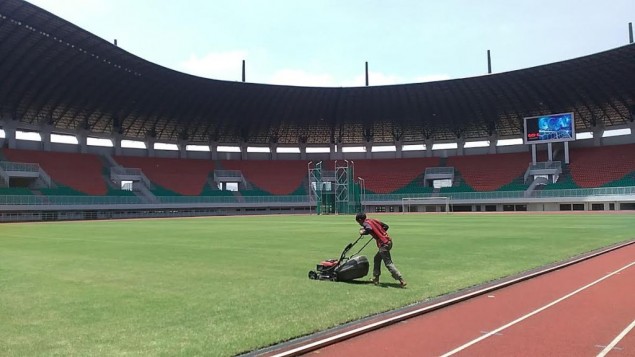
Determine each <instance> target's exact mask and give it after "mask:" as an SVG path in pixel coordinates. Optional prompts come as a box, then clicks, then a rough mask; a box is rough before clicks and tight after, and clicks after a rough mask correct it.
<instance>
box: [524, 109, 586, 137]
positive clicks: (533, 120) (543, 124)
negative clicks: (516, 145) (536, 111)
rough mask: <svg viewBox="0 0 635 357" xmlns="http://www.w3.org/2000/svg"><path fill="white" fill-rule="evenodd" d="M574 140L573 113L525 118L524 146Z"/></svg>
mask: <svg viewBox="0 0 635 357" xmlns="http://www.w3.org/2000/svg"><path fill="white" fill-rule="evenodd" d="M570 140H575V120H574V119H573V113H562V114H552V115H542V116H538V117H529V118H525V144H541V143H548V142H558V141H570Z"/></svg>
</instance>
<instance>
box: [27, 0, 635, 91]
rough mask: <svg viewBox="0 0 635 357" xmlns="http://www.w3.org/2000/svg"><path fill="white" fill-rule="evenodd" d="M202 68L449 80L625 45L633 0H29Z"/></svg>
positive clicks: (304, 79)
mask: <svg viewBox="0 0 635 357" xmlns="http://www.w3.org/2000/svg"><path fill="white" fill-rule="evenodd" d="M29 2H31V3H33V4H35V5H37V6H39V7H42V8H43V9H45V10H47V11H50V12H52V13H53V14H55V15H57V16H60V17H62V18H64V19H66V20H68V21H70V22H72V23H74V24H76V25H78V26H79V27H82V28H84V29H85V30H87V31H89V32H92V33H93V34H95V35H97V36H99V37H101V38H103V39H105V40H107V41H110V42H112V41H113V40H114V39H117V42H118V45H119V46H120V47H121V48H123V49H125V50H126V51H128V52H130V53H132V54H134V55H137V56H139V57H141V58H144V59H146V60H148V61H151V62H154V63H157V64H159V65H162V66H165V67H168V68H171V69H174V70H177V71H181V72H185V73H190V74H194V75H197V76H201V77H206V78H213V79H220V80H229V81H240V80H241V75H242V74H241V68H242V60H245V61H246V67H247V68H246V72H247V73H246V76H247V81H248V82H255V83H267V84H286V85H301V86H319V87H340V86H344V87H351V86H363V85H364V63H365V62H368V63H369V72H370V75H369V76H370V85H387V84H401V83H413V82H425V81H433V80H443V79H455V78H464V77H472V76H480V75H485V74H487V50H488V49H489V50H491V53H492V67H493V68H492V69H493V71H494V72H495V73H499V72H506V71H511V70H517V69H523V68H528V67H533V66H537V65H542V64H547V63H552V62H557V61H562V60H567V59H571V58H576V57H580V56H585V55H589V54H593V53H597V52H600V51H604V50H608V49H612V48H615V47H619V46H623V45H626V44H628V41H629V37H628V23H629V22H635V0H577V1H575V0H551V1H548V0H518V1H511V0H506V1H500V0H485V1H473V0H434V1H432V0H419V1H410V0H408V1H406V0H393V1H379V0H376V1H372V0H313V1H303V0H290V1H287V0H249V1H247V0H181V1H174V0H171V1H167V0H30V1H29Z"/></svg>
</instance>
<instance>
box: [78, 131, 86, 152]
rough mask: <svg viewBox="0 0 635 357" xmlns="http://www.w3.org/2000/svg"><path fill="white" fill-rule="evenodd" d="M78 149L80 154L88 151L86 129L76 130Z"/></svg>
mask: <svg viewBox="0 0 635 357" xmlns="http://www.w3.org/2000/svg"><path fill="white" fill-rule="evenodd" d="M77 143H78V145H77V146H78V151H79V152H80V153H82V154H86V153H87V152H88V130H86V129H80V130H79V131H78V132H77Z"/></svg>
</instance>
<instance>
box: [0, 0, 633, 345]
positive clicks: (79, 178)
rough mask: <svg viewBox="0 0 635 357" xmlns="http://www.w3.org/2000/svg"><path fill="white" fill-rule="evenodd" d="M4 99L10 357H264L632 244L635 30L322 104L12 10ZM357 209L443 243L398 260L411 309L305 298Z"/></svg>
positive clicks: (1, 169)
mask: <svg viewBox="0 0 635 357" xmlns="http://www.w3.org/2000/svg"><path fill="white" fill-rule="evenodd" d="M0 77H1V78H2V81H0V145H1V147H2V149H1V150H0V222H3V223H11V224H3V225H2V226H0V230H1V231H2V233H3V234H2V236H3V237H4V238H2V237H0V245H1V246H3V248H4V249H2V250H3V251H4V252H5V253H0V261H1V262H0V274H2V275H5V273H6V275H5V277H2V278H0V300H3V301H1V302H2V305H3V306H4V307H3V308H0V312H1V313H2V315H3V316H7V317H5V318H2V317H0V323H2V325H4V326H11V327H10V328H9V329H8V332H0V340H3V341H5V342H0V347H3V348H2V349H3V350H5V351H8V354H9V355H24V354H27V355H28V354H36V355H39V354H65V355H73V354H78V355H86V354H96V355H112V354H115V355H118V354H141V355H158V354H168V355H172V354H186V355H236V354H240V353H255V354H259V353H262V354H266V353H270V352H271V351H273V350H271V349H269V350H259V349H262V348H267V347H268V346H269V347H270V346H276V344H278V343H280V342H283V341H290V340H292V339H294V338H298V337H302V336H311V334H313V333H316V332H318V333H319V332H322V333H323V332H324V331H329V329H333V328H336V327H338V326H341V325H342V324H345V323H352V322H355V321H360V319H363V318H368V317H369V316H377V314H380V313H386V312H389V311H395V309H398V308H404V306H410V305H412V304H416V303H420V302H422V301H428V300H429V299H431V298H435V297H437V298H438V297H443V296H447V295H448V294H450V293H456V292H457V291H463V289H467V288H470V287H474V286H480V284H482V283H484V282H491V281H495V280H497V279H501V278H506V277H510V276H515V275H517V274H521V273H522V272H526V271H530V270H533V269H537V268H538V267H542V266H546V265H550V264H555V263H556V262H561V261H564V260H566V259H571V258H572V257H577V256H578V255H581V254H587V253H589V252H591V251H595V250H597V249H601V248H604V247H614V246H615V245H619V244H621V243H623V242H630V241H629V239H631V240H632V239H633V233H632V232H633V231H634V228H635V225H634V224H635V223H634V222H635V219H633V211H635V44H633V41H632V32H631V43H630V44H625V45H624V46H621V47H618V48H614V49H611V50H608V51H604V52H601V53H596V54H592V55H589V56H585V57H580V58H574V59H569V60H566V61H562V62H558V63H552V64H547V65H541V66H537V67H532V68H527V69H520V70H515V71H510V72H504V73H490V74H487V75H483V76H478V77H471V78H463V79H455V80H445V81H436V82H427V83H413V84H401V85H388V86H365V87H340V88H318V87H302V86H282V85H266V84H255V83H249V82H245V81H244V80H243V82H230V81H221V80H214V79H207V78H201V77H196V76H192V75H188V74H184V73H180V72H177V71H174V70H171V69H168V68H164V67H161V66H159V65H157V64H154V63H151V62H149V61H146V60H144V59H142V58H139V57H137V56H135V55H134V54H132V53H129V52H126V51H125V50H123V49H121V48H119V47H117V45H116V44H113V43H110V42H108V41H105V40H103V39H101V38H99V37H97V36H95V35H93V34H91V33H89V32H87V31H85V30H83V29H82V28H79V27H78V26H76V25H74V24H72V23H70V22H68V21H66V20H64V19H62V18H59V17H57V16H55V15H53V14H51V13H49V12H47V11H45V10H43V9H40V8H38V7H36V6H34V5H31V4H30V3H28V2H25V1H22V0H5V1H2V2H1V3H0ZM360 211H363V212H366V213H368V214H369V215H371V216H374V215H377V217H380V218H382V219H383V220H384V219H385V220H386V221H389V222H391V223H392V222H395V226H394V227H395V228H391V230H392V231H394V232H395V233H394V234H395V236H404V237H406V236H410V237H414V236H420V235H424V233H423V232H424V231H425V235H426V236H428V237H431V238H427V239H431V240H420V241H416V242H415V241H409V242H404V248H403V250H401V251H399V250H397V251H396V253H395V255H396V257H397V261H398V262H399V259H402V261H403V262H404V264H403V266H404V267H405V268H404V269H403V270H405V271H408V272H409V274H407V275H409V276H412V278H409V282H410V286H409V288H408V289H407V290H403V292H402V290H396V289H381V292H380V293H377V294H375V295H373V296H371V297H369V296H367V295H368V294H369V291H372V290H370V289H372V287H371V286H367V285H366V284H361V283H360V284H331V285H325V284H328V283H326V282H311V281H309V280H308V279H307V278H306V271H305V270H308V269H310V268H312V267H313V266H314V265H315V263H314V261H315V260H318V259H322V258H326V257H325V256H323V255H325V254H333V253H337V250H338V249H339V248H340V245H341V246H342V247H343V246H344V245H345V244H346V243H347V242H348V240H349V239H351V240H353V239H354V238H355V237H352V238H351V234H350V232H353V235H354V233H355V229H356V228H357V227H356V225H355V222H354V220H353V217H354V214H355V213H357V212H360ZM574 211H577V212H574ZM463 212H465V213H468V212H469V213H474V214H462V213H463ZM476 212H481V213H486V212H487V213H491V214H475V213H476ZM503 212H510V213H511V212H514V214H513V215H503V214H500V213H503ZM516 212H518V213H516ZM497 213H498V214H497ZM561 213H568V214H561ZM132 218H134V219H132ZM150 218H165V219H160V220H155V219H150ZM167 218H178V219H167ZM421 222H426V223H425V224H424V223H421ZM422 224H423V225H425V227H422V226H421V225H422ZM399 225H401V226H402V228H398V226H399ZM484 226H488V227H497V228H496V229H494V230H500V232H499V233H500V236H499V237H496V235H493V236H490V235H488V234H484V233H483V232H480V230H481V229H482V227H484ZM567 227H569V228H571V229H567ZM316 231H320V232H321V233H319V234H315V233H314V232H316ZM450 231H452V232H450ZM536 231H538V232H539V233H538V234H537V233H535V232H536ZM343 232H344V233H343ZM475 232H476V233H475ZM532 232H533V233H532ZM208 235H210V236H212V237H216V236H222V237H224V239H223V240H224V242H222V243H221V242H216V241H213V242H211V243H210V241H209V240H208ZM316 235H318V236H323V238H319V239H317V238H311V239H309V238H308V237H311V236H316ZM538 235H541V237H542V239H539V238H538V237H537V236H538ZM543 236H544V237H543ZM21 237H30V238H32V239H33V241H32V242H30V243H29V242H27V241H26V240H23V239H18V238H21ZM467 237H469V239H468V238H467ZM501 237H506V239H512V238H513V239H514V242H513V244H510V242H509V241H505V242H504V244H503V243H501V242H500V239H501ZM554 237H558V238H557V239H556V238H554ZM441 238H443V239H441ZM397 239H399V238H397ZM404 239H405V238H404ZM263 242H268V244H265V243H263ZM626 245H627V246H629V245H630V243H628V244H626ZM396 249H397V248H396ZM510 249H511V250H510ZM208 250H213V251H214V254H211V253H206V251H208ZM404 250H407V251H404ZM430 252H439V253H438V254H439V256H431V255H426V254H432V253H430ZM512 253H513V254H512ZM369 254H370V253H369ZM421 254H423V255H421ZM175 256H178V258H175ZM264 257H269V258H271V259H265V258H264ZM272 257H274V258H272ZM275 257H277V258H275ZM631 258H632V257H631ZM212 261H214V262H215V263H214V264H212V263H211V262H212ZM421 261H426V263H425V264H423V265H422V264H421V263H420V262H421ZM484 261H486V262H487V264H485V265H488V266H486V267H484V266H483V265H484V264H483V262H484ZM43 262H46V263H43ZM206 262H209V263H210V264H209V265H207V264H206ZM216 262H218V263H216ZM41 263H42V264H41ZM400 266H401V265H400ZM126 269H127V270H126ZM124 270H125V272H124ZM631 270H632V269H631ZM48 272H50V273H51V275H50V276H48V275H47V273H48ZM53 273H54V274H53ZM263 275H264V276H263ZM210 276H214V277H211V278H210ZM51 279H52V280H51ZM57 279H61V281H58V280H57ZM208 279H209V280H208ZM300 281H301V282H300ZM207 285H211V286H207ZM417 286H418V287H417ZM4 287H6V289H3V288H4ZM294 287H295V288H294ZM128 289H130V290H128ZM324 289H332V290H330V291H329V292H327V293H324ZM133 290H134V291H133ZM300 290H302V291H300ZM245 291H248V292H249V294H244V292H245ZM395 291H399V295H398V297H394V294H395ZM31 293H33V294H32V295H31ZM244 295H249V296H244ZM324 295H327V296H328V295H330V296H331V297H334V299H335V300H338V299H339V302H337V301H331V302H328V301H322V300H323V299H325V296H324ZM276 296H280V297H284V298H283V299H277V298H276ZM210 297H211V298H212V300H214V301H211V302H210V301H207V298H210ZM361 299H364V300H366V301H367V302H370V303H372V304H374V306H364V307H360V306H358V304H357V303H356V301H358V300H361ZM27 301H28V302H27ZM372 304H371V305H372ZM78 306H79V308H78ZM100 306H101V307H100ZM14 307H15V308H16V310H15V311H10V309H13V308H14ZM104 311H110V312H112V314H110V313H106V312H104ZM214 311H215V314H216V315H214V316H216V317H203V315H205V314H206V313H210V314H212V315H213V313H212V312H214ZM287 314H289V315H287ZM62 316H64V317H62ZM69 316H73V317H72V318H71V317H69ZM210 316H211V315H210ZM60 319H61V320H63V322H60V321H61V320H60ZM29 321H32V323H31V322H29ZM60 326H61V327H60ZM112 326H119V327H120V329H117V327H112ZM57 327H60V330H59V331H61V332H59V333H65V334H68V335H69V336H75V337H76V339H66V340H64V341H62V340H60V336H59V334H58V333H56V332H51V330H54V329H55V328H57ZM4 333H6V335H5V336H3V334H4ZM95 336H96V337H95ZM175 336H176V337H175ZM209 336H214V337H209ZM3 337H4V338H3ZM25 339H26V342H25ZM56 340H59V341H60V342H59V343H58V342H55V341H56ZM29 341H37V342H35V343H33V345H32V346H31V345H30V342H29ZM258 351H260V352H258ZM302 353H304V352H302Z"/></svg>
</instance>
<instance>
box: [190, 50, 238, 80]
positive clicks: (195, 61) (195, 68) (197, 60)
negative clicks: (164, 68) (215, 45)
mask: <svg viewBox="0 0 635 357" xmlns="http://www.w3.org/2000/svg"><path fill="white" fill-rule="evenodd" d="M246 57H247V51H242V50H237V51H229V52H219V53H208V54H206V55H204V56H202V57H199V56H197V55H196V54H192V55H190V57H189V58H188V59H187V60H185V61H183V62H181V63H179V64H178V67H177V70H179V71H182V72H185V73H189V74H192V75H195V76H199V77H205V78H211V79H220V80H228V81H239V80H242V63H243V62H242V61H243V60H245V59H246Z"/></svg>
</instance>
